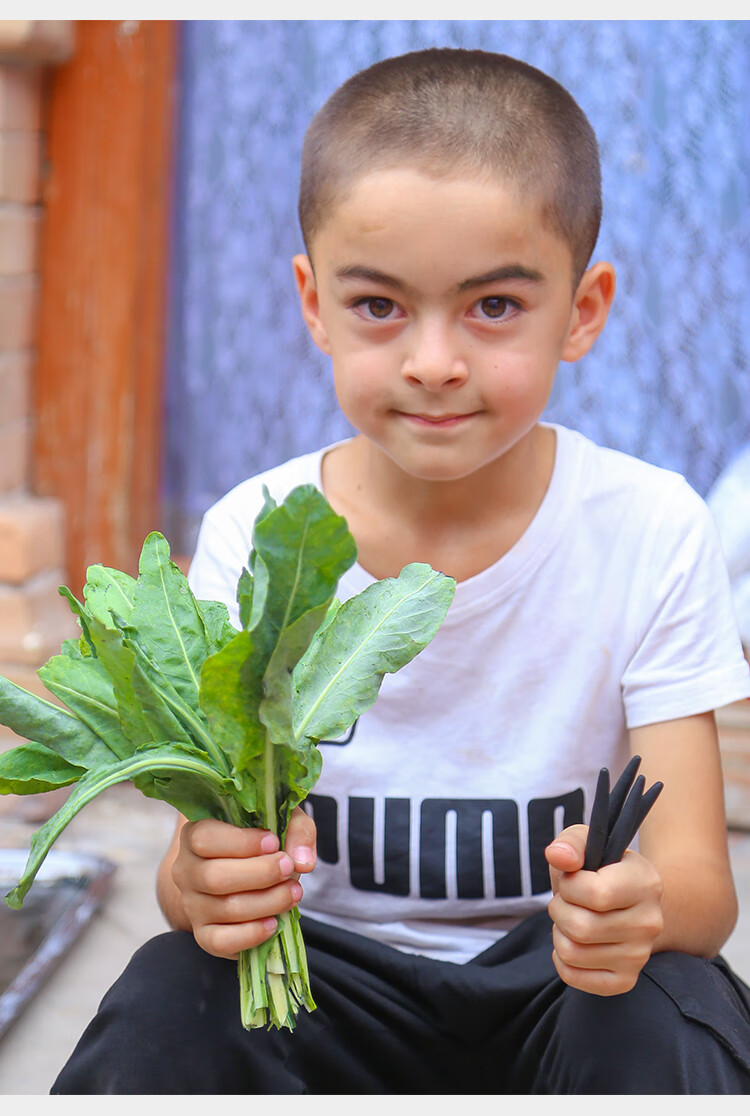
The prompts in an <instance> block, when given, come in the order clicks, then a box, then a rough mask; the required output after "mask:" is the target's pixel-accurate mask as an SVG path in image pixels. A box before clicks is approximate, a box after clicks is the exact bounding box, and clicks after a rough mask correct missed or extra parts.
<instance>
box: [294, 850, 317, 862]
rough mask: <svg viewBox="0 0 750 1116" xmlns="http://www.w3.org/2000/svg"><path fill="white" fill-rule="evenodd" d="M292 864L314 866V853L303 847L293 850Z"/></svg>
mask: <svg viewBox="0 0 750 1116" xmlns="http://www.w3.org/2000/svg"><path fill="white" fill-rule="evenodd" d="M294 863H295V864H302V865H305V864H314V863H315V853H314V852H313V851H312V849H308V848H306V847H304V846H303V847H302V848H301V849H295V850H294Z"/></svg>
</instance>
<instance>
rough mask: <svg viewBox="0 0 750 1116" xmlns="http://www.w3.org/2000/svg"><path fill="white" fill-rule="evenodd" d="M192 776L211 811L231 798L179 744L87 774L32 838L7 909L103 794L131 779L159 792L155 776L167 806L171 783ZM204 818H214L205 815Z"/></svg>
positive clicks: (225, 785)
mask: <svg viewBox="0 0 750 1116" xmlns="http://www.w3.org/2000/svg"><path fill="white" fill-rule="evenodd" d="M190 775H192V776H193V777H194V778H195V779H196V780H202V781H204V782H205V784H206V787H207V794H206V804H207V809H209V810H210V808H211V805H209V804H213V803H214V802H217V801H221V798H222V797H223V796H224V795H230V794H231V792H232V783H231V781H230V780H228V779H226V778H223V777H222V776H221V775H219V774H218V773H217V772H216V771H215V770H214V768H213V767H212V766H211V764H210V763H209V762H208V761H207V760H204V759H201V758H200V757H199V756H196V755H195V754H194V753H192V752H188V751H187V750H186V749H184V748H183V747H182V746H181V745H180V744H174V743H167V744H157V745H153V746H151V747H147V748H143V749H139V751H138V752H136V753H134V755H132V756H129V757H128V758H127V759H125V760H121V761H120V762H118V763H113V764H110V765H108V766H107V767H102V768H100V769H99V770H96V771H89V772H87V773H86V775H84V776H83V778H82V779H81V780H80V781H79V782H78V783H77V784H76V786H75V787H74V789H73V791H72V793H71V795H70V797H69V798H68V800H67V802H65V803H64V805H63V806H62V807H61V808H60V809H59V810H58V811H57V813H56V814H54V815H53V816H52V817H51V818H50V819H49V821H48V822H47V823H46V824H45V825H43V826H42V828H41V829H38V830H37V832H36V833H35V834H34V836H33V837H32V839H31V848H30V851H29V857H28V860H27V862H26V867H25V868H24V872H23V875H22V876H21V879H20V880H19V882H18V884H17V885H16V887H14V888H13V889H12V890H11V891H10V892H9V893H8V894H7V895H6V897H5V900H6V902H7V904H8V906H9V907H14V908H18V907H20V906H21V904H22V903H23V900H24V897H25V896H26V894H27V892H28V890H29V888H30V887H31V885H32V883H33V882H34V879H35V877H36V874H37V872H38V871H39V869H40V867H41V865H42V863H43V862H44V858H45V857H46V855H47V853H48V852H49V850H50V849H51V848H52V845H53V844H54V843H55V841H56V840H57V838H58V837H59V836H60V834H61V833H62V832H63V830H64V829H65V827H66V826H67V825H68V823H69V822H71V821H72V820H73V818H74V817H75V816H76V814H77V813H79V811H80V810H82V809H83V807H84V806H85V805H87V803H89V802H91V800H92V799H93V798H96V796H97V795H98V794H101V792H102V791H104V790H107V788H108V787H112V786H114V785H115V784H116V783H124V782H126V781H127V780H129V779H132V780H133V781H134V782H136V781H137V780H138V779H139V778H140V777H141V776H150V777H151V779H152V782H151V784H150V785H151V786H152V787H153V788H154V789H155V790H156V789H157V780H156V778H154V776H162V777H163V779H164V782H165V786H164V787H161V786H158V791H159V793H158V794H155V795H154V797H159V798H163V800H164V801H165V802H169V801H170V797H169V793H170V792H169V782H170V780H171V779H172V778H175V777H178V778H179V779H184V778H185V777H187V776H190ZM217 796H218V798H217ZM178 799H179V800H181V796H180V795H178ZM202 816H204V817H205V816H211V815H210V814H204V815H202ZM213 816H216V815H213ZM225 816H226V814H225Z"/></svg>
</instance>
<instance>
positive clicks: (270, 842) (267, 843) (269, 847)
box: [260, 833, 279, 853]
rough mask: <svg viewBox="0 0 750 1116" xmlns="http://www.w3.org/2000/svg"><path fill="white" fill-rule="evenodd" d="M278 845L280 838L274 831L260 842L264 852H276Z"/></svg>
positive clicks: (261, 849)
mask: <svg viewBox="0 0 750 1116" xmlns="http://www.w3.org/2000/svg"><path fill="white" fill-rule="evenodd" d="M278 847H279V841H278V838H277V837H275V836H274V834H273V833H267V834H266V835H265V837H264V838H263V839H262V840H261V842H260V851H261V852H264V853H272V852H276V850H277V848H278Z"/></svg>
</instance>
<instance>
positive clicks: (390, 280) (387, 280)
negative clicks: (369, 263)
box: [335, 264, 405, 291]
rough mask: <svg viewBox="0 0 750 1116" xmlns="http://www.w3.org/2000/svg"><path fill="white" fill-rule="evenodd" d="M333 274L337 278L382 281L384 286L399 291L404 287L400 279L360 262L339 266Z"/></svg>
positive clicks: (369, 281) (371, 281)
mask: <svg viewBox="0 0 750 1116" xmlns="http://www.w3.org/2000/svg"><path fill="white" fill-rule="evenodd" d="M335 275H336V278H337V279H363V280H364V281H365V282H366V283H382V284H383V285H384V286H386V287H395V288H396V290H399V291H402V290H404V287H405V285H404V284H403V283H402V282H401V280H400V279H395V278H394V277H393V276H392V275H386V273H385V272H384V271H378V270H377V268H374V267H363V266H362V265H361V264H350V265H349V266H348V267H340V268H338V269H337V271H336V273H335Z"/></svg>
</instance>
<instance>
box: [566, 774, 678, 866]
mask: <svg viewBox="0 0 750 1116" xmlns="http://www.w3.org/2000/svg"><path fill="white" fill-rule="evenodd" d="M640 764H641V757H640V756H633V758H632V760H631V761H630V763H629V764H628V765H627V767H626V768H625V770H624V771H623V773H622V775H621V776H620V778H619V779H618V780H617V782H616V783H615V786H614V788H613V790H612V793H611V794H610V792H609V771H608V770H607V768H606V767H603V768H602V769H601V771H600V772H599V779H598V781H597V784H596V793H595V795H594V805H593V807H592V809H591V820H590V822H589V835H588V839H587V841H586V854H585V859H584V863H583V867H584V869H586V871H588V872H596V870H597V869H598V868H604V867H605V865H607V864H616V863H617V862H618V861H619V860H622V858H623V856H624V855H625V851H626V849H627V848H628V847H629V845H630V844H631V842H632V840H633V838H634V837H635V835H636V833H637V832H638V830H639V829H640V827H641V823H642V822H643V819H644V818H645V817H646V814H647V813H648V812H649V810H650V809H651V807H652V806H653V804H654V803H655V802H656V800H657V798H658V797H659V795H660V793H661V790H662V787H663V786H664V784H663V783H654V785H653V786H652V787H650V789H649V790H647V791H646V792H645V794H644V791H643V788H644V787H645V785H646V780H645V779H644V777H643V775H638V777H637V778H636V774H637V772H638V768H639V767H640Z"/></svg>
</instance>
